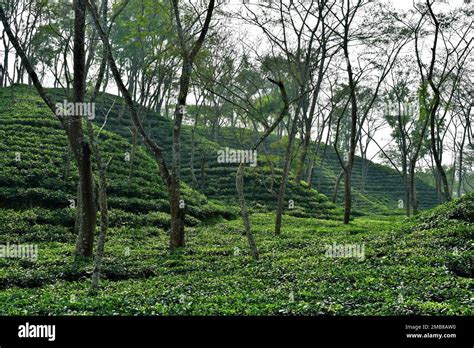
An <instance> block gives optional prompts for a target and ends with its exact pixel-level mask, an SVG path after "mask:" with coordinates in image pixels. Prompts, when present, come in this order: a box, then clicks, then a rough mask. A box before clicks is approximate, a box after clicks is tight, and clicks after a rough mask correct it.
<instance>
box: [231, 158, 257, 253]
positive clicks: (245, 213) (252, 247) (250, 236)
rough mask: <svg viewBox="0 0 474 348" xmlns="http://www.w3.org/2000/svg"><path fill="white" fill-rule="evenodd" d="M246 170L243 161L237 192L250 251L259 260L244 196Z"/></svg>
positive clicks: (237, 182)
mask: <svg viewBox="0 0 474 348" xmlns="http://www.w3.org/2000/svg"><path fill="white" fill-rule="evenodd" d="M244 172H245V163H244V162H242V163H241V164H240V166H239V169H238V170H237V176H236V181H235V184H236V188H237V193H238V195H239V204H240V211H241V214H242V220H243V222H244V229H245V235H246V236H247V241H248V244H249V247H250V252H251V254H252V257H253V258H254V259H255V260H258V257H259V256H258V250H257V245H256V244H255V239H254V237H253V234H252V228H251V226H250V218H249V212H248V210H247V204H246V203H245V197H244Z"/></svg>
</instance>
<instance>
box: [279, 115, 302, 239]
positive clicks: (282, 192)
mask: <svg viewBox="0 0 474 348" xmlns="http://www.w3.org/2000/svg"><path fill="white" fill-rule="evenodd" d="M297 123H298V111H297V112H296V113H295V117H294V119H293V124H292V125H291V131H290V134H288V144H287V146H286V152H285V164H284V167H283V173H282V175H281V182H280V188H279V190H278V197H277V210H276V216H275V234H277V235H278V234H280V233H281V219H282V215H283V203H284V199H285V192H286V185H287V183H288V176H289V174H290V165H291V153H292V152H293V141H294V139H295V134H296V126H297Z"/></svg>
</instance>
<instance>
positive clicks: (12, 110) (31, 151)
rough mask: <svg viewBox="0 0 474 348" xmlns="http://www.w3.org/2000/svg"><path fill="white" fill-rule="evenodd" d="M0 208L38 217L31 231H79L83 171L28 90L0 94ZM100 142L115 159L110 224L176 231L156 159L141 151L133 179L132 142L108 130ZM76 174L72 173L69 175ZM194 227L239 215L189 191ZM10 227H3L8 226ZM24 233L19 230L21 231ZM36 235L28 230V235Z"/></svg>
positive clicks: (185, 195)
mask: <svg viewBox="0 0 474 348" xmlns="http://www.w3.org/2000/svg"><path fill="white" fill-rule="evenodd" d="M0 105H2V107H1V108H0V154H1V155H0V208H1V209H10V210H13V209H14V210H16V211H27V210H31V209H32V210H33V215H35V217H33V218H32V220H31V224H32V225H36V222H38V223H39V224H46V225H48V224H51V225H55V226H56V227H55V228H58V225H60V226H62V227H64V229H65V231H66V232H65V233H69V232H71V227H72V226H73V225H74V214H75V209H73V208H71V207H73V205H72V204H75V200H76V183H77V179H78V178H77V170H76V169H75V165H74V161H73V160H71V161H70V169H69V171H68V170H67V169H66V168H67V166H68V164H67V163H68V160H67V155H65V154H67V152H68V146H67V140H66V136H65V132H64V131H63V130H62V129H61V126H60V123H59V121H58V120H57V119H56V118H55V117H54V116H53V115H51V112H50V111H49V110H48V109H47V108H46V106H45V105H44V103H43V101H42V100H41V99H40V98H39V97H38V96H37V95H36V93H34V92H33V91H31V90H29V89H27V88H26V87H13V88H5V89H0ZM99 141H100V143H101V148H102V150H103V157H104V158H106V159H109V158H111V157H112V156H114V158H113V160H112V162H111V165H110V167H109V169H108V179H109V180H108V181H109V182H108V195H109V208H110V209H111V214H110V215H111V225H112V226H114V225H116V224H129V225H133V224H134V223H139V224H141V223H142V222H144V221H146V222H147V224H152V225H155V226H163V227H166V226H168V225H169V214H168V212H169V204H168V200H167V190H166V188H165V186H164V184H163V182H162V180H161V178H160V175H159V172H158V169H157V166H156V164H155V162H154V160H153V159H152V158H151V157H150V156H149V155H148V154H147V153H146V151H144V150H143V149H141V148H138V150H137V153H136V161H135V168H134V173H133V175H132V177H131V178H130V179H129V178H128V176H129V164H128V162H127V161H126V160H125V156H124V154H125V153H126V152H127V151H129V150H130V144H129V143H128V142H127V140H126V139H124V138H122V137H120V136H119V135H116V134H114V133H111V132H109V131H107V130H103V131H102V132H101V133H100V136H99ZM67 171H68V172H69V173H68V174H67V173H66V172H67ZM183 200H184V201H185V204H186V206H187V211H188V215H187V223H188V225H196V224H198V223H199V222H200V221H201V220H206V219H208V218H212V217H215V216H224V217H231V216H235V214H236V210H235V209H231V208H230V207H224V206H222V205H220V204H218V203H216V202H213V201H210V200H208V199H207V198H206V197H205V196H204V195H203V194H201V193H199V192H197V191H195V190H193V189H191V188H189V187H188V186H186V185H185V184H184V185H183ZM2 226H4V225H2ZM15 228H17V227H15ZM28 231H29V228H27V226H25V228H22V233H23V232H24V233H27V232H28Z"/></svg>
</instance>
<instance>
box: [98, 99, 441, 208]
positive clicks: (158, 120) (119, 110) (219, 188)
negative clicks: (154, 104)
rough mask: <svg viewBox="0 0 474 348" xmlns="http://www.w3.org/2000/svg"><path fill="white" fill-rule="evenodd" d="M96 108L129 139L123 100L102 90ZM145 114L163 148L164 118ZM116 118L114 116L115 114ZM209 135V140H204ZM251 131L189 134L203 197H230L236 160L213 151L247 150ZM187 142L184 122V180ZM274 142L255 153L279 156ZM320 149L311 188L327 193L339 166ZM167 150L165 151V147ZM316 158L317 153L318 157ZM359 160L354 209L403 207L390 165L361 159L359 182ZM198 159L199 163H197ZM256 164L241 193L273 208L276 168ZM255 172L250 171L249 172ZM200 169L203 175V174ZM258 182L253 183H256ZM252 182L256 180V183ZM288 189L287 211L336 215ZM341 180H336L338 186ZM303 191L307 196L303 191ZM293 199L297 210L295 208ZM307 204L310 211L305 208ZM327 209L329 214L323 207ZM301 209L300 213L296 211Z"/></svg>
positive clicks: (423, 203) (428, 198)
mask: <svg viewBox="0 0 474 348" xmlns="http://www.w3.org/2000/svg"><path fill="white" fill-rule="evenodd" d="M102 98H103V99H102V100H103V101H102V103H101V105H100V108H102V112H101V113H100V114H99V115H98V118H97V119H96V121H97V122H98V123H100V124H102V123H103V122H104V118H103V115H104V114H106V113H107V112H108V111H109V109H110V108H111V109H110V114H109V118H108V120H107V129H110V130H112V131H114V132H115V133H118V134H121V135H122V136H124V137H128V138H129V139H130V138H131V134H132V133H131V131H130V120H129V117H128V116H127V115H126V114H125V115H123V102H122V100H121V99H119V98H116V97H113V96H110V95H107V96H102ZM144 112H146V113H147V115H146V117H145V119H146V122H145V126H146V128H147V129H148V130H149V132H150V133H151V134H152V135H153V137H154V139H156V140H157V141H158V142H159V143H160V144H162V145H163V146H164V147H165V148H166V149H170V148H171V139H172V137H171V135H172V128H171V122H170V120H169V119H167V118H164V117H160V116H159V115H158V114H156V113H154V112H150V111H144ZM121 114H122V117H121V118H120V119H119V118H118V117H117V115H121ZM210 139H212V140H210ZM255 139H256V135H255V134H254V133H253V132H251V131H249V130H245V129H238V128H236V129H230V128H221V129H220V130H219V134H216V135H211V134H210V130H209V129H206V128H204V127H199V126H198V127H197V128H196V135H195V146H196V150H195V160H194V174H195V175H194V177H195V178H196V179H197V181H198V184H199V189H200V190H201V192H203V193H204V194H206V195H208V196H209V197H213V198H216V199H219V200H222V201H228V202H229V201H230V202H234V201H235V190H234V185H235V184H234V178H235V171H236V165H233V164H219V163H217V150H218V149H222V148H224V147H229V148H236V149H237V148H241V149H242V148H243V149H248V148H250V147H251V145H252V144H253V143H254V141H255ZM191 141H192V127H191V126H185V127H183V131H182V149H183V151H182V166H183V178H184V181H185V182H187V183H188V184H191V183H192V182H193V180H192V176H191V171H190V157H191V148H192V146H191ZM277 142H278V139H277V138H276V136H270V137H268V138H267V140H266V141H265V143H264V145H263V146H264V147H265V155H266V156H261V154H262V152H260V153H259V158H262V157H263V158H265V157H270V158H271V157H272V155H273V159H274V158H275V157H276V156H275V155H279V157H278V158H282V157H283V153H282V151H281V147H280V148H278V146H275V145H276V144H277ZM319 152H320V154H322V153H324V158H319V160H318V162H317V163H318V164H317V165H316V166H315V169H314V175H313V185H312V187H313V188H315V189H317V191H319V192H320V193H323V194H324V195H326V196H327V197H332V194H333V189H334V184H335V181H336V178H337V176H338V174H339V172H340V166H339V163H338V160H337V157H336V154H335V152H334V149H333V148H332V147H327V148H326V151H323V148H322V149H320V151H319ZM168 153H170V151H168ZM321 157H322V156H321ZM363 161H365V160H363V159H361V158H360V157H356V160H355V164H354V171H353V199H354V202H353V205H354V210H355V213H356V214H364V213H369V214H372V213H377V214H394V213H395V214H403V213H404V210H403V209H399V208H398V201H399V200H400V199H404V192H403V182H402V179H401V177H400V175H399V174H398V173H397V172H396V171H395V170H394V169H392V168H389V167H387V166H383V165H380V164H376V163H373V162H370V161H365V163H366V165H367V178H366V180H365V183H363V180H362V162H363ZM201 162H204V165H203V167H201V165H202V164H203V163H201ZM259 163H260V164H259V167H260V168H259V169H258V170H256V171H255V170H254V169H252V168H249V169H247V171H246V173H247V176H246V177H247V181H246V182H247V185H246V190H247V191H246V193H247V198H248V199H249V201H250V204H251V205H253V206H255V207H266V208H268V209H273V207H274V205H275V199H274V195H273V194H271V193H270V192H268V190H267V189H268V187H269V186H272V185H271V182H272V181H273V180H274V184H273V187H278V186H277V185H278V183H279V178H280V175H281V169H278V168H275V169H274V170H271V169H270V168H269V167H268V162H267V161H265V160H263V161H262V160H259ZM254 172H255V175H254ZM203 174H204V175H203ZM201 177H205V178H206V182H205V183H203V184H202V183H200V180H199V179H200V178H201ZM257 183H258V184H257ZM256 184H257V185H256ZM289 185H290V186H289V191H288V196H287V199H288V200H293V201H295V202H297V205H296V207H297V210H295V211H293V212H292V211H291V210H288V211H287V213H289V214H297V215H301V216H316V217H324V216H335V215H339V211H337V210H334V208H333V205H332V204H331V202H327V200H325V198H321V197H319V198H318V197H315V199H314V201H315V202H320V203H321V204H323V208H324V209H323V210H321V209H320V208H319V209H316V210H314V207H315V203H314V202H306V200H308V199H309V198H308V197H309V196H311V195H313V194H317V192H316V191H314V193H309V194H308V193H307V192H306V191H307V189H305V188H303V187H300V186H299V185H295V184H294V183H293V180H291V175H290V184H289ZM342 185H343V183H341V187H342ZM417 192H418V197H419V204H420V207H421V208H422V209H428V208H431V207H434V206H435V205H437V204H438V198H437V195H436V192H435V190H434V188H433V187H431V186H429V185H427V184H426V183H424V182H423V181H422V180H417ZM308 195H309V196H308ZM337 202H338V203H339V206H340V205H342V202H343V189H340V190H339V192H338V199H337ZM298 204H299V210H298ZM307 209H311V211H307ZM326 209H329V210H330V212H329V214H328V213H327V212H326ZM300 210H302V213H301V212H299V211H300Z"/></svg>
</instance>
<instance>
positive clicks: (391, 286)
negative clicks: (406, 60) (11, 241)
mask: <svg viewBox="0 0 474 348" xmlns="http://www.w3.org/2000/svg"><path fill="white" fill-rule="evenodd" d="M273 224H274V215H273V214H254V215H252V229H253V231H254V234H255V238H256V242H257V246H258V249H259V252H260V259H259V260H258V261H255V260H252V258H251V257H250V256H249V253H248V247H247V244H246V238H245V236H244V235H243V234H242V231H243V227H242V222H241V220H240V219H236V220H231V221H226V220H223V219H222V220H219V221H214V222H213V223H212V224H211V223H209V224H207V225H200V226H197V227H190V228H187V245H186V247H185V248H184V249H183V250H181V251H179V252H175V253H173V254H171V253H170V252H169V250H168V235H167V234H166V232H165V230H163V229H161V228H155V227H137V228H132V227H130V226H126V225H125V226H121V227H113V228H111V229H110V231H109V232H110V234H109V238H108V241H107V244H106V250H105V255H106V259H105V265H104V272H103V276H104V279H102V280H101V289H100V290H99V291H98V293H96V294H91V293H90V284H91V281H90V276H91V272H92V263H91V262H83V263H81V264H78V263H76V264H74V262H73V256H72V254H73V250H74V243H71V242H70V241H68V242H58V241H55V242H48V241H47V238H44V236H42V238H41V240H44V241H43V242H40V243H38V259H37V260H26V259H8V258H3V259H0V315H294V314H301V315H415V314H433V315H472V314H473V309H472V308H473V302H472V301H473V295H472V290H473V281H472V274H469V269H468V270H467V272H468V273H466V269H465V267H464V266H465V264H464V266H463V262H464V261H465V260H466V257H472V253H468V254H466V253H465V252H464V251H463V250H465V249H466V244H467V243H471V242H472V234H473V227H472V224H467V225H466V224H464V223H461V222H450V223H447V224H444V225H443V226H442V227H439V226H430V228H428V229H425V228H415V227H413V226H414V225H413V223H407V222H406V221H404V219H403V218H401V217H377V216H372V217H359V218H357V219H355V221H353V222H351V223H350V224H349V225H343V224H342V223H341V222H339V221H330V220H317V219H313V218H296V217H290V216H285V217H284V221H283V226H284V228H283V231H282V234H281V235H279V236H276V235H274V233H273ZM328 245H332V246H334V245H354V246H358V247H359V249H357V250H359V251H363V255H361V254H357V255H355V254H354V255H355V257H331V256H330V255H328V253H327V252H326V251H327V248H328ZM463 260H464V261H463ZM471 262H472V260H471ZM463 267H464V268H463ZM467 267H469V266H467ZM471 272H472V263H471Z"/></svg>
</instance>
